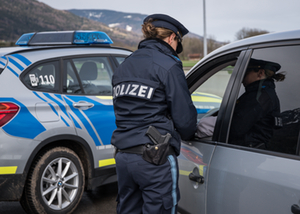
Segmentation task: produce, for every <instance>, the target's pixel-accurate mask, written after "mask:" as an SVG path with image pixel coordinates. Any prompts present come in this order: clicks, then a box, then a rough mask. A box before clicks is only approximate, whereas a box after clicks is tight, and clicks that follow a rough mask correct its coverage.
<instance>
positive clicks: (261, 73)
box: [257, 69, 266, 79]
mask: <svg viewBox="0 0 300 214" xmlns="http://www.w3.org/2000/svg"><path fill="white" fill-rule="evenodd" d="M257 76H258V78H259V79H265V78H266V74H265V70H264V69H259V70H258V72H257Z"/></svg>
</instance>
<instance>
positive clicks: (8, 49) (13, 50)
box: [0, 45, 132, 57]
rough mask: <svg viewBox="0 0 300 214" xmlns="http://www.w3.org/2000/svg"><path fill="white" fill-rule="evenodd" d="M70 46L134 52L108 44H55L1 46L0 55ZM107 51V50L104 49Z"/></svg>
mask: <svg viewBox="0 0 300 214" xmlns="http://www.w3.org/2000/svg"><path fill="white" fill-rule="evenodd" d="M68 48H74V49H75V48H77V49H78V48H79V49H81V50H82V49H86V48H97V49H99V48H100V49H103V50H107V51H108V50H115V51H116V52H118V51H120V53H123V52H124V51H126V52H132V51H131V50H128V49H125V48H121V47H115V46H107V45H54V46H16V47H5V48H0V57H1V56H5V55H8V54H14V53H20V52H30V51H38V50H49V51H50V50H53V49H61V50H63V49H68ZM104 52H105V51H104ZM108 52H111V51H108Z"/></svg>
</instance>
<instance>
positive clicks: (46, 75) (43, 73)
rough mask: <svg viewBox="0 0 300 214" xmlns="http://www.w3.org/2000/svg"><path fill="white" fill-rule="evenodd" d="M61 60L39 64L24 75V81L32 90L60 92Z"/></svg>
mask: <svg viewBox="0 0 300 214" xmlns="http://www.w3.org/2000/svg"><path fill="white" fill-rule="evenodd" d="M58 69H59V62H58V61H53V62H45V63H42V64H39V65H37V66H35V67H33V68H32V69H30V70H29V71H28V72H25V73H24V74H23V75H22V80H23V83H24V84H25V85H26V86H27V87H28V88H29V89H31V90H36V91H47V92H58V90H59V71H58Z"/></svg>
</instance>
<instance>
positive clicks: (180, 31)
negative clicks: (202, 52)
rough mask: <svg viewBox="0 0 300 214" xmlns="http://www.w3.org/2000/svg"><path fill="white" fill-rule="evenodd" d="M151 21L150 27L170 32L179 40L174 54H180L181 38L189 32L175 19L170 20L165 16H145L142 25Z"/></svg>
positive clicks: (169, 17)
mask: <svg viewBox="0 0 300 214" xmlns="http://www.w3.org/2000/svg"><path fill="white" fill-rule="evenodd" d="M150 19H152V22H151V23H152V25H153V26H154V27H162V28H166V29H169V30H172V31H173V32H174V33H175V34H176V36H177V38H178V39H179V41H178V45H177V49H176V52H177V53H181V52H182V44H181V42H182V37H183V36H184V35H186V34H187V33H188V32H189V31H188V29H186V28H185V27H184V26H183V24H181V23H180V22H179V21H177V20H176V19H174V18H172V17H171V16H168V15H165V14H152V15H149V16H147V17H146V18H145V19H144V23H145V22H147V21H149V20H150Z"/></svg>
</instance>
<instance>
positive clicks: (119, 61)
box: [116, 56, 125, 65]
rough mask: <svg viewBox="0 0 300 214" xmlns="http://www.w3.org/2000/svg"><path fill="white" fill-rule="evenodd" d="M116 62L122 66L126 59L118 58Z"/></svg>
mask: <svg viewBox="0 0 300 214" xmlns="http://www.w3.org/2000/svg"><path fill="white" fill-rule="evenodd" d="M116 60H117V62H118V64H119V65H120V64H121V63H122V62H123V61H124V60H125V57H119V56H118V57H116Z"/></svg>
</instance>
